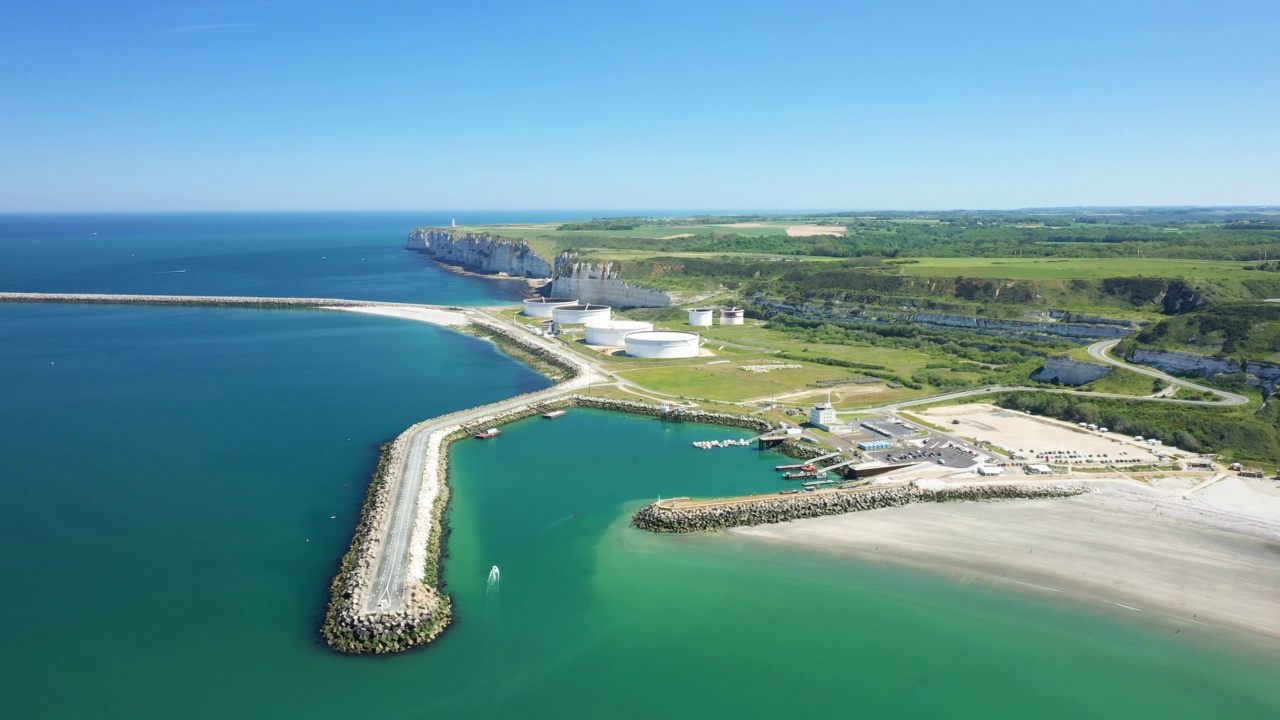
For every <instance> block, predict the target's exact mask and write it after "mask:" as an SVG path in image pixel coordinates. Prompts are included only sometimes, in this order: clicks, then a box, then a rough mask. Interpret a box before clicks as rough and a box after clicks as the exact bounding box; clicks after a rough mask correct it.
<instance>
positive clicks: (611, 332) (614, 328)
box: [587, 320, 653, 347]
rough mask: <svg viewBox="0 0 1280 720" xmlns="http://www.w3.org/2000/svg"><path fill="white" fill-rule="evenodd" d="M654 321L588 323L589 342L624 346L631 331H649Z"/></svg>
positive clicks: (604, 345)
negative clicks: (624, 341)
mask: <svg viewBox="0 0 1280 720" xmlns="http://www.w3.org/2000/svg"><path fill="white" fill-rule="evenodd" d="M652 329H653V323H651V322H641V321H639V320H609V321H607V322H589V323H587V344H588V345H595V346H596V347H622V346H623V340H625V339H626V337H627V336H628V335H630V334H631V333H637V332H647V331H649V330H652Z"/></svg>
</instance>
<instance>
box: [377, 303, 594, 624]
mask: <svg viewBox="0 0 1280 720" xmlns="http://www.w3.org/2000/svg"><path fill="white" fill-rule="evenodd" d="M470 317H471V320H472V322H475V323H477V324H484V325H486V326H489V327H493V328H496V329H500V330H502V331H504V332H507V333H508V334H519V333H520V332H521V331H519V330H515V329H513V328H511V327H510V326H508V325H506V324H505V323H502V322H499V321H496V320H494V319H493V318H491V317H489V316H488V315H483V314H472V315H471V316H470ZM519 337H520V338H521V339H523V340H525V341H528V342H531V343H533V344H535V345H538V346H540V347H543V348H545V349H547V350H548V351H550V352H553V353H555V354H556V355H558V356H560V357H562V358H564V359H565V360H567V361H568V362H571V363H572V364H574V365H576V366H578V367H579V368H581V369H582V374H580V375H579V376H578V377H576V378H574V379H572V380H568V381H566V382H563V383H560V384H558V385H556V386H554V387H550V388H547V389H546V390H542V391H539V392H536V393H530V394H528V395H522V396H520V397H516V398H512V399H510V400H503V401H500V402H496V403H491V404H489V405H482V406H480V407H476V408H471V409H469V410H462V411H460V412H456V413H451V414H449V415H444V416H441V417H438V418H433V419H431V420H428V421H426V422H424V423H421V424H419V425H417V426H415V427H414V428H412V429H411V430H410V431H409V432H411V433H412V435H411V436H410V437H409V439H408V443H407V448H406V451H405V456H404V462H403V464H402V465H401V466H400V469H399V471H398V472H397V475H396V477H395V479H394V482H395V483H397V484H398V487H396V488H395V490H394V493H395V495H394V498H395V501H394V505H393V507H392V511H391V520H390V522H389V523H388V524H387V529H386V533H385V535H384V536H383V544H382V552H381V553H379V555H378V558H377V562H376V566H375V570H374V577H373V591H372V592H371V593H370V594H369V597H368V599H367V601H366V603H365V606H364V610H365V612H380V611H382V612H385V611H390V610H396V609H398V608H400V607H401V606H402V605H403V604H404V600H405V595H406V586H407V585H408V583H409V582H411V581H414V580H417V579H418V578H410V577H409V565H410V558H411V554H412V553H411V552H410V551H411V550H412V545H413V534H414V533H413V529H414V525H415V524H416V523H417V522H430V517H429V515H427V513H429V512H430V508H420V507H419V500H420V499H421V498H422V490H423V484H424V483H428V484H435V485H436V487H437V490H436V492H438V484H439V483H440V481H441V478H440V477H439V476H438V472H439V463H438V462H428V455H429V450H430V446H431V445H432V443H431V436H432V435H433V434H434V433H437V432H441V434H442V435H443V434H447V433H448V432H451V428H456V427H457V426H459V425H468V424H471V423H477V422H479V421H480V420H482V419H484V418H486V417H491V416H494V415H502V414H506V413H510V412H514V411H517V410H520V409H522V408H525V407H528V406H530V405H538V404H541V403H545V402H548V401H550V400H554V399H556V398H559V397H562V396H564V395H569V394H572V393H574V392H577V391H578V390H579V389H581V388H584V387H587V386H588V385H589V384H590V383H591V380H592V377H593V372H592V367H591V365H590V364H589V363H587V362H585V361H584V360H583V359H582V358H579V357H577V356H575V355H573V354H572V353H569V352H566V351H565V350H562V349H561V348H558V347H556V344H555V343H554V342H549V341H546V340H544V339H543V338H540V337H536V336H533V335H532V334H531V333H527V331H526V334H521V335H519ZM597 372H598V371H597ZM441 451H444V449H443V448H441ZM436 492H432V493H431V494H430V497H431V498H432V499H434V497H435V495H436ZM430 532H439V529H438V528H434V527H433V528H430Z"/></svg>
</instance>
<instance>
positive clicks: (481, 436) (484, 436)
mask: <svg viewBox="0 0 1280 720" xmlns="http://www.w3.org/2000/svg"><path fill="white" fill-rule="evenodd" d="M501 434H502V431H501V430H499V429H498V428H489V429H488V430H485V431H484V432H482V433H476V439H478V440H488V439H489V438H491V437H497V436H499V435H501Z"/></svg>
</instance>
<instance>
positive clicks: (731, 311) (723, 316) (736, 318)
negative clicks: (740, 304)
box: [720, 308, 746, 325]
mask: <svg viewBox="0 0 1280 720" xmlns="http://www.w3.org/2000/svg"><path fill="white" fill-rule="evenodd" d="M745 317H746V316H745V315H743V313H742V309H741V308H723V309H722V310H720V324H721V325H741V324H742V323H743V320H744V318H745Z"/></svg>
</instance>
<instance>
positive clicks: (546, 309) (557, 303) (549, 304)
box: [524, 297, 578, 318]
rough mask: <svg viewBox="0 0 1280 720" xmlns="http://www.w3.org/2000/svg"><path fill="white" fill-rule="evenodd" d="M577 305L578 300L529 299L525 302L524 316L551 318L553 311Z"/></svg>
mask: <svg viewBox="0 0 1280 720" xmlns="http://www.w3.org/2000/svg"><path fill="white" fill-rule="evenodd" d="M577 304H578V300H577V299H576V298H541V297H539V298H529V299H528V300H525V301H524V314H525V316H526V317H536V318H549V317H551V311H552V310H554V309H556V308H558V307H564V306H566V305H577Z"/></svg>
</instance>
